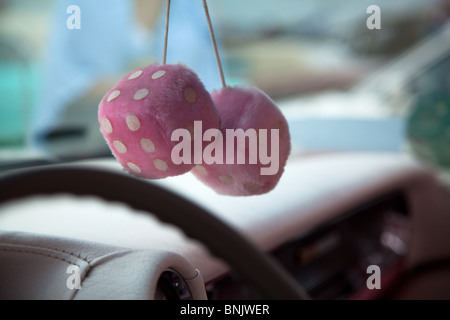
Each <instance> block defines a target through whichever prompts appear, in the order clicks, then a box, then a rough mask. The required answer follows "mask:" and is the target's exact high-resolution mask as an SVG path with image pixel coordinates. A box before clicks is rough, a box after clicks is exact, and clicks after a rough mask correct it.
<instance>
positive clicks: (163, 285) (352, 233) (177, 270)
mask: <svg viewBox="0 0 450 320" xmlns="http://www.w3.org/2000/svg"><path fill="white" fill-rule="evenodd" d="M72 165H75V166H78V167H89V168H91V169H99V170H100V169H101V170H111V171H113V172H121V169H120V167H119V166H118V164H117V163H115V162H114V161H113V160H111V159H100V160H91V161H81V162H77V163H75V164H72ZM61 166H64V165H61ZM149 183H151V184H152V185H155V186H158V187H160V188H163V189H165V190H168V191H169V192H171V193H173V194H174V195H179V196H183V198H185V199H188V200H189V201H191V202H192V203H195V204H197V205H199V206H201V207H202V208H205V209H206V210H208V212H210V213H211V214H212V215H213V216H214V217H216V218H217V219H219V220H220V221H222V222H223V223H225V224H227V225H228V226H230V227H231V228H232V229H233V230H235V231H236V232H238V233H239V234H241V235H243V236H244V237H245V239H248V241H249V242H251V243H252V244H253V245H255V246H256V247H257V248H258V249H259V250H261V251H262V252H265V253H266V254H267V255H268V256H270V258H271V259H273V260H274V261H276V263H277V264H278V265H280V266H282V268H283V270H285V271H286V272H287V273H288V274H289V277H290V278H289V279H291V280H292V281H293V282H295V285H298V286H300V287H301V288H302V289H304V291H305V292H306V293H307V294H308V296H309V297H310V298H311V299H319V300H320V299H379V298H383V297H390V298H411V297H412V298H419V299H422V298H435V297H438V298H439V297H442V296H444V297H446V298H448V297H450V295H448V290H449V289H448V288H449V287H450V286H448V285H447V284H450V282H449V279H450V278H449V270H448V268H447V267H446V266H447V265H446V264H445V261H446V259H447V257H449V256H450V246H449V244H450V235H449V233H448V228H449V226H450V216H449V215H448V212H449V208H450V204H449V199H450V197H448V195H449V189H448V186H447V185H446V184H445V183H443V182H442V181H441V180H439V179H438V178H437V177H436V176H435V175H434V174H433V173H432V172H431V171H429V170H428V169H427V168H424V167H423V166H422V165H420V164H419V163H417V162H416V161H414V160H412V159H410V158H409V157H406V156H403V155H398V154H379V153H339V154H321V155H313V156H305V157H294V158H291V159H290V160H289V162H288V165H287V166H286V172H285V174H284V175H283V177H282V179H281V180H280V183H279V185H278V186H277V188H276V189H275V190H274V191H273V192H271V193H269V194H266V195H262V196H258V197H257V198H255V197H226V196H220V195H217V194H215V193H214V192H213V191H211V190H208V189H207V188H203V187H202V185H201V183H200V182H199V181H198V180H196V178H195V177H193V176H191V175H189V174H186V175H183V176H180V177H176V178H168V179H165V180H161V181H152V182H149ZM37 187H38V186H37ZM106 187H107V186H105V188H106ZM109 187H114V188H117V189H119V190H123V189H121V186H120V185H114V186H109ZM123 192H127V190H123ZM0 213H1V214H0V230H1V232H0V258H1V259H0V261H1V262H0V271H1V272H0V277H1V278H2V283H3V284H4V286H3V287H2V290H0V296H2V298H6V299H9V298H21V295H22V296H23V295H24V292H27V294H30V292H34V296H33V295H31V298H38V299H41V298H54V297H53V296H52V294H55V293H59V294H61V295H62V296H63V297H66V298H68V299H99V298H101V299H156V300H158V299H171V300H190V299H194V300H197V299H209V300H223V299H225V300H229V299H244V300H247V299H258V298H261V296H260V295H259V294H258V292H255V290H254V289H253V288H252V286H251V285H250V284H249V283H247V282H246V280H245V279H243V278H242V277H240V275H239V274H238V273H236V272H235V270H234V269H233V268H232V266H231V265H230V264H229V263H228V262H227V261H226V260H224V259H223V258H221V257H217V256H215V255H214V254H212V252H211V251H210V250H209V249H208V244H205V243H201V242H199V241H198V240H195V239H191V238H189V237H187V236H186V235H185V233H184V232H183V230H180V229H179V228H178V227H175V226H171V225H168V224H167V223H163V222H161V221H160V220H158V219H156V218H155V217H152V216H151V215H148V214H142V212H136V211H135V210H133V209H132V208H130V207H129V206H127V205H126V204H123V203H107V202H105V201H103V200H99V199H95V198H92V197H85V198H83V199H80V198H77V197H74V196H73V195H64V194H63V195H60V196H59V197H54V198H49V197H42V196H36V197H31V198H29V199H21V200H19V201H13V202H8V201H3V204H2V206H1V207H0ZM191 223H192V224H193V225H195V224H196V223H197V221H192V222H191ZM220 240H221V239H219V242H220ZM223 245H224V247H225V248H227V250H228V252H229V253H230V255H232V254H234V252H236V254H237V255H239V250H237V249H236V248H234V247H232V246H230V245H228V243H227V239H223ZM19 247H20V248H21V254H18V253H17V252H18V251H19V250H17V248H19ZM11 248H15V249H14V250H15V253H14V254H12V249H11ZM23 248H28V249H27V250H23ZM58 248H59V249H58ZM57 249H58V250H57ZM42 250H52V251H51V252H52V253H51V254H47V253H46V254H45V255H43V254H42V255H40V258H39V259H41V258H42V256H50V255H52V256H58V257H61V255H64V258H61V259H60V258H58V259H52V260H51V267H49V261H48V259H43V258H42V259H43V260H42V261H41V260H39V259H37V258H36V254H33V255H30V254H29V252H31V251H33V252H38V251H39V252H41V251H42ZM27 252H28V253H27ZM45 252H47V251H45ZM68 252H70V253H73V254H72V255H69V256H66V255H67V253H68ZM24 255H25V256H26V259H31V261H33V263H32V266H33V267H30V268H22V269H20V268H17V265H21V262H22V263H23V261H24V259H25V258H24ZM80 257H81V258H83V259H82V261H81V262H80V261H79V262H80V263H79V265H80V266H81V270H80V275H81V286H82V288H83V290H78V291H76V290H75V291H73V290H68V289H67V287H66V280H67V277H68V274H67V273H66V269H67V261H69V260H70V261H72V260H73V261H75V260H76V261H78V260H80ZM74 259H75V260H74ZM236 259H237V260H242V261H243V262H244V263H246V262H247V260H248V263H249V265H250V266H249V267H250V268H254V270H255V272H256V271H257V269H258V266H255V265H252V264H251V263H252V262H251V261H250V259H249V258H248V257H246V256H237V257H236ZM62 260H64V261H66V262H65V263H63V262H62ZM73 261H72V262H71V263H75V262H76V261H75V262H73ZM430 261H434V262H436V261H437V262H438V265H440V269H439V268H438V269H436V270H434V269H433V270H432V271H436V272H432V274H433V276H435V278H436V279H435V278H433V279H432V280H428V279H425V280H423V279H422V278H423V277H425V278H426V275H427V273H425V274H424V273H422V274H420V276H421V277H422V278H420V277H419V278H417V281H418V282H417V283H416V284H413V285H412V289H411V287H407V290H406V289H405V290H403V289H402V288H403V287H402V288H400V289H399V288H398V287H396V286H397V285H398V284H399V282H400V280H402V279H403V275H405V274H409V271H410V270H414V269H415V268H416V267H420V266H423V265H426V264H427V263H428V262H430ZM439 262H441V263H440V264H439ZM77 263H78V262H77ZM53 264H55V265H53ZM8 270H15V271H14V272H12V271H8ZM18 270H21V271H20V272H22V273H20V272H19V273H18ZM55 270H60V271H58V272H56V271H55ZM429 271H430V270H429V269H427V272H429ZM36 273H37V274H38V275H39V278H41V279H52V281H48V283H51V284H52V285H54V286H58V288H59V289H58V290H53V291H51V292H50V291H45V292H43V291H42V290H39V289H36V290H30V289H29V288H30V287H33V288H35V287H36V285H37V284H36V283H33V282H30V283H27V282H26V281H25V282H24V281H23V279H33V278H34V279H36V278H37V276H36ZM56 273H57V274H56ZM106 275H110V277H107V276H106ZM18 278H20V281H19V280H18ZM55 279H59V280H58V281H57V280H55ZM112 279H113V280H112ZM260 281H262V282H270V281H271V279H260ZM415 281H416V280H415ZM424 283H425V285H424ZM408 285H410V284H408ZM8 286H9V287H8ZM12 287H14V288H15V289H14V290H12V289H10V288H12ZM405 288H406V287H405ZM394 289H395V290H394ZM12 292H15V295H14V296H13V295H12ZM27 297H30V296H27Z"/></svg>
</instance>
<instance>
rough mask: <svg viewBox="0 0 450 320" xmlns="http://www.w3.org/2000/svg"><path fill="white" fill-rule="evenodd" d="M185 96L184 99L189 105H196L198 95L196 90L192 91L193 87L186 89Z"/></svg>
mask: <svg viewBox="0 0 450 320" xmlns="http://www.w3.org/2000/svg"><path fill="white" fill-rule="evenodd" d="M183 95H184V99H185V100H186V101H187V102H188V103H191V104H192V103H194V102H195V101H197V93H196V92H195V90H194V89H192V88H191V87H186V88H185V89H184V92H183Z"/></svg>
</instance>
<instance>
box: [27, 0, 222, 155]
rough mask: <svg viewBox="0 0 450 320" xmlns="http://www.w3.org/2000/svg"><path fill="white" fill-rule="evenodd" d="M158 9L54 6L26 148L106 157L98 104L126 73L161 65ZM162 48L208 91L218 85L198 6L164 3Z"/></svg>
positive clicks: (138, 0)
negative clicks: (75, 21) (73, 20)
mask: <svg viewBox="0 0 450 320" xmlns="http://www.w3.org/2000/svg"><path fill="white" fill-rule="evenodd" d="M166 4H167V2H166V1H163V0H157V1H155V0H154V1H148V0H134V1H130V0H108V1H104V0H77V1H73V0H58V1H55V3H54V11H53V21H52V24H51V26H50V33H49V41H48V46H47V48H46V53H45V65H44V70H43V79H42V81H43V82H42V84H41V88H42V90H41V92H40V95H39V98H38V103H37V106H36V112H35V113H34V119H33V128H32V130H31V137H30V142H31V143H32V144H33V145H35V146H38V147H42V148H47V149H52V148H53V147H54V146H55V148H57V151H54V150H50V151H51V152H52V153H55V152H56V153H60V155H62V156H64V155H67V154H70V155H71V156H72V157H73V156H74V155H76V154H77V153H80V154H79V156H86V155H96V154H97V153H109V151H108V150H107V146H106V143H105V142H104V140H103V137H102V136H101V134H100V132H99V125H98V120H97V107H98V103H99V102H100V100H101V98H102V97H103V95H104V94H105V93H106V92H107V91H108V90H109V89H110V88H111V87H113V85H114V84H115V83H117V82H118V81H119V80H120V79H121V78H122V77H123V76H124V75H125V74H127V73H128V72H129V71H131V70H132V69H135V68H138V67H141V66H146V65H148V64H151V63H161V61H162V58H161V57H162V53H163V44H164V31H165V13H166V12H165V11H166V10H165V9H166ZM71 5H77V6H78V7H79V8H80V16H79V21H80V28H79V29H70V28H68V27H67V23H66V22H67V20H68V18H70V15H71V13H68V7H69V6H71ZM167 50H168V52H167V60H166V61H167V63H176V62H181V63H183V64H185V65H187V66H188V67H190V68H191V69H193V70H194V71H195V72H196V73H197V74H198V76H199V77H200V79H201V80H202V82H203V83H204V85H205V87H206V88H207V89H208V90H212V89H214V88H219V87H220V77H219V74H218V72H217V66H216V62H215V56H214V51H213V48H212V44H211V38H210V35H209V29H208V26H207V21H206V18H205V13H204V10H203V5H202V2H201V1H192V0H176V1H172V2H171V7H170V23H169V39H168V49H167ZM71 137H72V138H73V141H72V142H70V138H71ZM80 137H83V138H82V139H79V138H80ZM60 138H64V139H60ZM59 140H60V141H61V143H59V144H58V141H59ZM99 148H100V149H99ZM102 148H103V149H102Z"/></svg>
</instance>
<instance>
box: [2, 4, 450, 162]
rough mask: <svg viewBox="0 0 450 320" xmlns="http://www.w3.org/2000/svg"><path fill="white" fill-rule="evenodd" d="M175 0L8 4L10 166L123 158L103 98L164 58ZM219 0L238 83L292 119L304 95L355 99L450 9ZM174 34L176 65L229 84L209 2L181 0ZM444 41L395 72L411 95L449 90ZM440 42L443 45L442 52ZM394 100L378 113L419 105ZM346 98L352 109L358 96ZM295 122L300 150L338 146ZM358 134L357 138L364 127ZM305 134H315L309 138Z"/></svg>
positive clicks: (5, 82)
mask: <svg viewBox="0 0 450 320" xmlns="http://www.w3.org/2000/svg"><path fill="white" fill-rule="evenodd" d="M165 3H166V2H165V1H147V0H134V1H131V0H108V1H106V0H77V1H73V0H40V1H34V0H14V1H12V0H0V96H1V99H0V167H1V168H2V170H6V169H9V168H15V167H21V166H27V165H32V164H39V163H53V162H61V161H68V160H77V159H88V158H96V157H112V154H111V151H110V149H109V147H108V145H107V144H106V142H105V139H104V138H103V136H102V134H101V132H100V130H99V128H100V125H99V121H98V116H97V114H98V106H99V103H100V101H101V99H102V98H103V97H104V96H105V94H106V93H107V92H108V91H109V90H110V89H111V88H112V87H113V86H114V85H115V84H116V83H117V82H118V81H119V80H120V79H121V78H123V77H124V76H125V75H127V74H128V73H129V72H130V71H131V70H134V69H136V68H138V67H144V66H147V65H150V64H152V63H161V62H162V55H163V47H164V34H165V33H164V32H165V28H166V25H165ZM208 4H209V7H210V8H209V9H210V14H211V19H212V23H213V26H214V31H215V37H216V40H217V46H218V51H219V53H220V58H221V63H222V66H223V70H224V75H225V78H226V81H227V85H229V86H234V85H252V86H256V87H258V88H260V89H261V90H263V91H264V92H265V93H267V95H269V96H270V97H271V98H272V99H273V100H274V101H275V102H276V103H279V105H280V107H281V108H282V109H283V110H282V111H283V112H285V111H286V114H288V113H289V112H288V111H289V110H286V109H292V108H294V109H299V110H300V109H301V108H305V103H303V102H302V101H303V100H302V98H305V97H311V96H323V94H325V93H327V92H330V91H332V92H338V93H339V94H344V95H345V94H350V93H351V90H349V89H351V88H353V87H354V86H355V85H356V84H358V83H361V81H362V80H364V81H367V79H371V76H372V74H373V73H374V71H377V70H380V68H381V66H390V63H392V61H398V59H402V57H403V56H405V55H407V53H408V52H409V51H410V50H411V49H412V48H414V47H415V46H418V45H420V44H422V43H424V42H423V40H425V39H428V38H430V37H433V36H434V35H435V34H436V33H437V32H438V30H441V28H442V27H443V26H444V25H445V24H446V22H447V21H448V18H449V16H450V1H446V0H427V1H423V0H397V1H372V0H370V1H366V0H364V1H361V0H345V1H339V4H337V2H336V1H332V0H306V1H297V0H277V1H275V0H269V1H256V0H251V1H250V0H248V1H238V0H227V1H217V0H216V1H209V2H208ZM168 30H169V33H168V46H167V63H177V62H181V63H183V64H185V65H187V66H188V67H190V68H191V69H192V70H195V72H196V73H197V75H198V76H199V78H200V79H201V81H202V82H203V84H204V85H205V88H206V89H207V90H208V91H212V90H216V89H220V88H221V86H222V83H221V79H220V76H219V72H218V68H217V60H216V57H215V54H214V50H213V46H212V44H211V38H210V33H209V31H208V25H207V21H206V19H205V14H204V11H203V6H202V2H201V1H194V0H176V1H172V7H171V12H170V23H169V29H168ZM445 39H447V41H446V42H444V41H438V42H437V43H436V44H434V45H433V46H432V47H431V49H430V48H429V47H427V48H424V49H421V50H420V54H419V55H416V56H413V58H412V60H411V58H410V60H406V61H407V63H406V64H405V62H404V60H400V61H403V62H402V63H403V64H399V65H398V66H400V67H398V68H397V69H395V68H394V69H390V70H391V71H390V74H394V76H397V77H398V78H401V79H402V80H401V81H402V82H403V80H404V79H406V80H411V81H407V82H408V84H407V86H406V87H407V88H408V91H406V95H408V96H410V94H416V93H417V92H418V91H423V90H425V89H423V88H428V89H430V83H431V84H433V83H439V84H440V85H442V84H445V85H444V88H443V89H445V90H448V85H449V82H448V81H449V78H448V75H449V74H450V72H446V71H445V70H448V68H449V63H448V61H449V60H448V55H449V50H448V46H449V44H450V41H448V32H447V36H446V38H445ZM437 46H439V47H442V50H436V47H437ZM445 47H446V48H445ZM427 61H441V62H442V61H443V62H442V63H441V64H440V66H441V67H434V68H431V69H430V70H429V71H427V72H424V73H423V74H424V75H426V76H423V77H421V78H420V79H415V80H414V79H412V75H413V74H416V73H415V72H416V71H417V70H416V69H415V67H416V66H417V67H420V68H421V70H423V69H424V68H425V69H426V68H428V66H429V64H427V63H428V62H427ZM430 65H431V64H430ZM406 68H407V69H408V72H407V70H406ZM444 69H445V70H444ZM443 70H444V71H445V72H444V71H443ZM438 78H439V80H436V79H438ZM443 78H445V79H446V80H445V81H444V80H442V79H443ZM377 81H378V82H376V84H375V85H373V84H372V85H371V86H368V87H366V90H368V91H371V94H372V93H376V91H377V90H378V89H379V88H380V87H382V86H383V85H384V86H385V87H386V86H388V87H390V89H393V90H394V89H395V88H394V85H390V84H388V83H387V82H385V80H384V79H383V78H378V80H377ZM363 83H365V82H363ZM367 88H369V89H367ZM377 88H378V89H377ZM414 88H415V89H414ZM428 89H427V90H428ZM431 89H433V88H431ZM431 89H430V90H431ZM411 90H412V91H411ZM414 90H415V91H414ZM394 91H395V90H394ZM397 93H398V95H403V96H404V95H405V90H404V89H402V88H400V87H399V88H398V92H397ZM345 97H346V99H347V97H348V96H345ZM333 99H334V98H331V100H327V102H326V104H327V105H334V101H337V100H333ZM370 99H371V103H372V102H374V100H373V99H372V98H370ZM285 101H294V102H295V103H289V104H285V103H283V102H285ZM346 101H347V100H346ZM361 101H367V99H366V100H364V99H363V100H361ZM395 101H396V102H395V103H396V104H397V105H395V106H391V105H389V106H387V105H380V106H378V105H376V106H375V108H380V109H383V108H389V109H390V108H394V109H395V108H399V107H401V108H402V110H405V108H406V110H409V108H410V105H409V103H410V102H408V104H407V102H406V100H398V99H397V100H395ZM408 101H409V100H408ZM341 104H342V103H339V105H341ZM336 105H338V103H336ZM342 105H343V106H342V108H343V109H345V108H348V109H350V108H351V103H350V102H345V103H343V104H342ZM306 107H308V106H306ZM309 107H311V105H309ZM311 108H312V109H313V110H316V109H315V107H314V106H312V107H311ZM339 108H341V107H339ZM359 108H364V106H361V105H359ZM317 109H319V108H317ZM339 110H341V109H339ZM326 114H327V113H325V115H326ZM403 116H404V115H403ZM288 122H290V125H291V134H292V139H293V141H298V150H300V149H301V150H302V151H305V150H306V151H308V150H315V148H314V147H320V149H321V150H323V149H326V148H337V147H336V146H335V145H334V146H331V145H330V144H328V145H327V144H324V145H319V144H320V141H321V138H320V136H317V138H316V139H314V137H316V136H315V135H316V134H318V133H317V132H316V131H314V130H312V131H308V132H305V131H302V130H303V129H302V128H310V127H314V128H316V129H317V128H319V127H318V125H317V123H316V122H309V123H308V122H307V123H306V126H303V127H302V128H296V127H295V125H296V122H295V121H290V119H288ZM308 124H309V127H308ZM341 126H342V127H341ZM340 128H348V123H346V122H342V123H340V124H337V129H336V130H337V132H342V134H345V133H344V132H345V130H342V131H340V130H341V129H340ZM402 128H403V127H402ZM349 135H350V136H355V134H354V132H353V133H350V134H349ZM304 136H308V137H313V139H311V141H310V140H308V141H306V140H302V139H303V138H302V137H304ZM338 136H339V134H338V135H336V137H338ZM385 139H386V140H387V141H388V140H390V141H397V140H398V139H401V138H398V137H391V138H390V137H389V136H387V137H386V138H385ZM396 139H397V140H396ZM363 140H364V139H363ZM358 143H359V142H358ZM361 143H363V144H364V141H363V142H361ZM398 144H401V141H400V140H399V142H398ZM365 145H366V146H367V145H369V146H370V143H369V144H368V143H365ZM352 146H353V147H354V146H355V145H354V144H353V145H352V144H351V143H350V144H347V145H341V146H340V147H339V148H342V149H352ZM374 148H375V147H374ZM294 149H295V145H294ZM369 149H370V148H369ZM295 150H297V149H295Z"/></svg>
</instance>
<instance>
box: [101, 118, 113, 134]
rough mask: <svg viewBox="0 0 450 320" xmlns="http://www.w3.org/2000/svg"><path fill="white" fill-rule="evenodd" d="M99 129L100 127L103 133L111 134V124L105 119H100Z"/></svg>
mask: <svg viewBox="0 0 450 320" xmlns="http://www.w3.org/2000/svg"><path fill="white" fill-rule="evenodd" d="M101 127H102V129H103V131H105V132H106V133H112V132H113V128H112V125H111V122H109V120H108V119H106V118H103V119H102V123H101Z"/></svg>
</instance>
